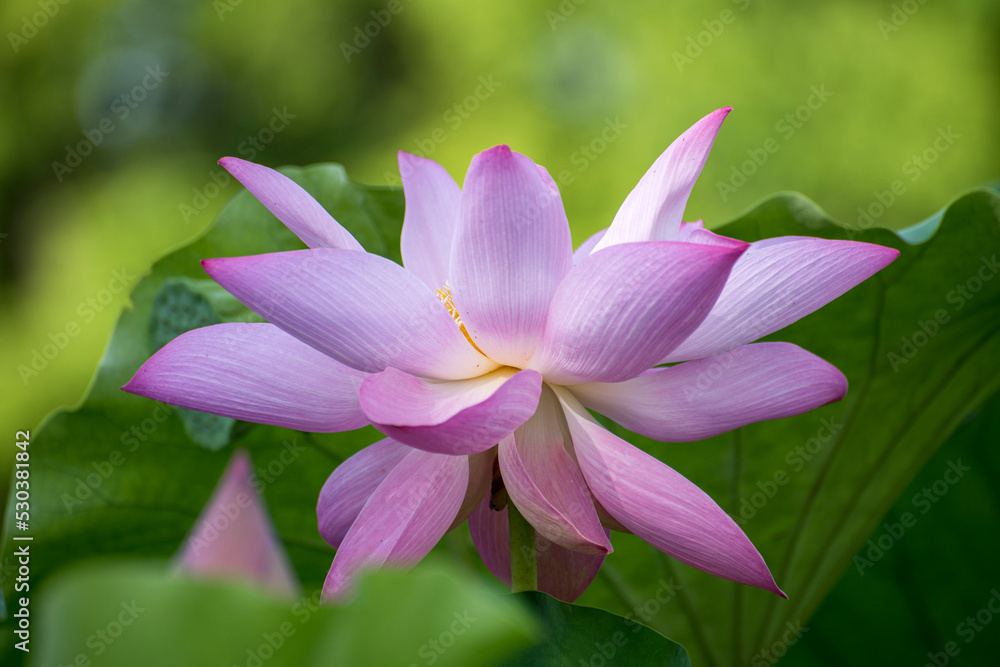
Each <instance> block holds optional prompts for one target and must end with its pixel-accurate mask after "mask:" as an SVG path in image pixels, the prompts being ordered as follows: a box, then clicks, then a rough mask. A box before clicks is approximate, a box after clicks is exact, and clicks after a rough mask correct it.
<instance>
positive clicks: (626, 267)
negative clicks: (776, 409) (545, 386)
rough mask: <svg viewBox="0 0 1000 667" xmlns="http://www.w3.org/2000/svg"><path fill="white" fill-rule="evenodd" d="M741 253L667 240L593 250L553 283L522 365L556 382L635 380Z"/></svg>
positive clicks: (686, 326)
mask: <svg viewBox="0 0 1000 667" xmlns="http://www.w3.org/2000/svg"><path fill="white" fill-rule="evenodd" d="M743 247H746V246H743ZM741 252H742V248H726V247H720V246H708V245H694V244H690V243H678V242H674V241H651V242H648V243H625V244H620V245H616V246H612V247H610V248H607V249H606V250H603V251H600V252H595V253H594V254H592V255H590V256H589V257H587V258H586V259H584V260H582V261H581V262H580V263H579V264H577V265H576V266H575V267H573V270H572V271H571V272H570V273H569V275H568V276H566V280H564V281H563V284H562V285H560V286H559V290H558V291H557V292H556V295H555V298H554V299H553V300H552V307H551V308H550V310H549V319H548V321H547V322H546V325H545V335H544V337H543V339H542V343H541V345H540V346H539V349H538V350H537V351H536V352H535V355H534V356H533V357H532V359H531V362H530V366H529V367H530V368H534V369H536V370H538V371H539V372H540V373H542V375H543V376H545V379H546V381H548V382H556V383H558V384H573V383H577V382H594V381H600V382H620V381H622V380H627V379H630V378H633V377H635V376H636V375H638V374H639V373H641V372H643V371H645V370H646V369H648V368H650V367H652V366H655V365H656V364H657V363H659V361H660V360H661V359H663V357H665V356H666V354H667V353H668V352H669V351H670V350H672V349H673V348H674V347H676V346H677V345H678V344H680V343H681V341H683V340H684V339H685V338H687V337H688V336H689V335H690V334H691V332H692V331H694V330H695V329H696V328H697V327H698V325H699V324H700V323H701V321H702V319H704V317H705V315H706V314H708V312H709V309H710V308H711V307H712V304H714V303H715V299H716V298H717V297H718V295H719V292H721V291H722V288H723V286H724V285H725V282H726V278H727V277H728V276H729V271H730V269H731V268H732V266H733V264H734V263H735V262H736V260H737V259H738V258H739V256H740V253H741Z"/></svg>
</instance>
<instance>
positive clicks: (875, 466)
mask: <svg viewBox="0 0 1000 667" xmlns="http://www.w3.org/2000/svg"><path fill="white" fill-rule="evenodd" d="M998 216H1000V197H998V196H997V195H996V193H994V192H992V191H989V190H982V191H975V192H972V193H970V194H967V195H965V196H963V197H961V198H960V199H958V200H956V201H955V202H953V203H952V204H951V205H950V206H949V207H948V208H947V209H946V210H945V211H944V212H943V214H942V216H941V220H940V226H939V228H938V230H937V232H936V233H934V234H933V236H930V237H929V238H928V239H927V240H926V241H925V242H923V243H922V244H920V245H915V246H911V245H908V244H907V243H906V242H904V241H902V240H901V239H900V238H899V237H898V236H897V235H896V234H894V233H890V232H888V231H886V230H881V229H870V230H866V231H856V230H855V231H849V230H847V229H845V228H843V227H842V226H840V225H838V224H836V223H834V222H833V221H831V220H830V219H829V218H827V217H826V215H825V214H824V213H823V212H822V211H820V210H819V209H818V208H817V207H816V206H815V205H814V204H813V203H812V202H810V201H808V200H806V199H805V198H803V197H801V196H798V195H782V196H777V197H775V198H772V199H769V200H767V201H765V202H763V203H762V204H760V205H759V206H758V207H756V208H755V209H753V210H752V211H750V212H748V213H747V214H745V215H744V216H742V217H741V218H739V219H737V220H736V221H734V222H733V223H731V224H729V225H727V226H725V227H723V228H721V229H718V230H717V231H719V232H721V233H723V234H726V235H729V236H734V237H736V238H741V239H744V240H747V241H754V240H758V239H762V238H768V237H774V236H784V235H807V236H819V237H825V238H840V239H845V238H852V237H853V238H854V240H858V241H866V242H872V243H878V244H881V245H887V246H892V247H896V248H899V249H900V250H901V252H902V254H901V256H900V257H899V259H897V260H896V261H895V262H894V263H893V264H892V265H891V266H889V267H888V268H887V269H885V270H883V271H882V272H880V273H879V274H877V275H876V276H875V277H874V278H872V279H870V280H868V281H866V282H865V283H863V284H862V285H860V286H858V287H856V288H855V289H853V290H852V291H850V292H849V293H848V294H846V295H845V296H843V297H841V298H839V299H837V300H835V301H834V302H832V303H831V304H829V305H827V306H825V307H824V308H822V309H820V310H819V311H817V312H816V313H814V314H812V315H810V316H808V317H806V318H803V319H802V320H800V321H799V322H797V323H796V324H794V325H792V326H790V327H788V328H786V329H784V330H782V331H779V332H777V333H776V334H774V335H772V336H770V337H768V339H769V340H784V341H790V342H793V343H796V344H798V345H800V346H802V347H804V348H805V349H807V350H809V351H811V352H813V353H815V354H818V355H819V356H821V357H823V358H824V359H826V360H828V361H830V362H831V363H833V364H834V365H836V366H837V367H838V368H840V369H841V370H842V371H843V372H844V373H845V374H846V375H847V378H848V380H849V382H850V390H849V391H848V394H847V397H846V398H845V399H844V400H843V401H842V402H840V403H837V404H834V405H830V406H826V407H824V408H821V409H819V410H815V411H813V412H810V413H807V414H805V415H800V416H798V417H794V418H789V419H782V420H777V421H771V422H766V423H760V424H753V425H750V426H747V427H745V428H742V429H739V430H738V431H734V432H732V433H729V434H725V435H722V436H718V437H715V438H711V439H708V440H705V441H702V442H699V443H696V444H661V443H656V442H653V441H650V440H647V439H645V438H642V437H640V436H636V435H634V434H629V433H626V432H624V431H623V430H621V429H619V428H618V427H617V426H612V428H613V429H615V430H617V431H618V432H619V433H621V434H622V435H623V436H624V437H627V438H628V439H629V440H630V441H632V442H633V443H636V444H637V445H639V446H641V447H642V448H644V449H646V450H647V451H649V452H650V453H652V454H654V455H655V456H658V457H659V458H661V459H662V460H663V461H665V462H666V463H668V464H669V465H671V466H673V467H675V468H676V469H677V470H678V471H680V472H681V473H683V474H684V475H686V476H687V477H688V478H690V479H691V480H693V481H694V482H696V483H697V484H698V485H699V486H701V487H702V488H704V489H705V490H706V491H707V492H708V493H709V494H710V495H711V496H712V497H713V498H715V499H716V501H717V502H719V504H720V505H721V506H722V507H723V508H725V509H726V510H727V511H728V512H729V513H730V514H731V515H732V516H733V517H734V518H736V519H737V520H738V521H739V522H740V524H741V525H742V527H743V529H744V530H745V531H746V532H747V534H748V535H749V537H750V538H751V540H753V542H754V544H755V545H756V546H757V547H758V549H759V550H760V552H761V554H762V555H763V556H764V559H765V560H766V561H767V563H768V565H769V566H770V568H771V571H772V572H773V574H774V575H775V578H776V580H777V582H778V585H779V586H781V587H782V589H783V590H784V591H785V592H786V593H788V596H789V600H787V601H786V600H782V599H780V598H778V597H777V596H773V595H771V594H768V593H766V592H763V591H760V590H757V589H753V588H748V587H745V586H739V585H737V584H732V583H730V582H726V581H723V580H720V579H716V578H713V577H710V576H708V575H705V574H703V573H701V572H697V571H695V570H693V569H691V568H688V567H687V566H684V565H680V564H678V563H676V561H673V560H672V559H669V558H667V557H663V556H661V555H659V554H658V553H656V552H654V551H652V550H651V549H649V548H648V547H646V546H645V545H644V544H642V543H641V542H640V541H639V540H637V539H636V538H634V537H632V536H626V535H617V534H616V535H613V536H612V543H613V544H614V546H615V549H616V551H615V553H614V554H612V555H611V556H609V557H608V559H607V561H606V564H605V569H606V572H605V573H604V574H605V576H603V577H600V578H599V579H598V583H596V584H595V585H593V586H591V588H590V589H589V590H588V591H587V592H586V593H585V594H584V596H583V597H582V598H581V600H580V601H581V602H582V603H583V604H589V605H592V606H599V607H602V608H606V609H609V610H611V611H615V612H617V613H625V612H626V610H628V609H630V608H631V607H632V606H633V605H634V604H635V603H636V602H635V601H637V600H642V599H645V598H648V596H649V595H650V591H652V590H653V589H655V588H656V586H657V585H658V584H657V583H656V582H657V581H658V580H659V579H662V578H664V577H674V578H675V579H676V580H677V583H679V584H680V585H682V586H683V588H682V590H681V593H680V595H679V596H678V597H677V599H676V601H674V602H673V603H671V604H669V605H664V608H663V609H662V610H660V611H659V612H658V613H657V614H655V616H654V617H653V618H651V619H650V621H649V622H650V624H651V625H652V626H653V627H655V628H657V629H659V630H660V631H661V632H663V633H664V634H667V635H669V636H670V637H672V638H674V639H676V640H678V641H680V642H682V643H684V645H685V646H686V647H687V649H688V651H689V652H690V653H691V656H692V661H693V662H694V663H695V664H706V665H724V664H746V663H747V662H748V661H752V660H753V659H754V658H755V657H756V658H759V659H766V657H767V656H768V655H772V656H778V655H783V654H784V653H785V652H786V651H787V650H788V649H789V647H790V646H793V645H794V644H795V643H796V642H798V641H799V639H801V637H803V636H806V635H807V633H808V631H807V630H804V629H803V628H804V627H806V625H805V624H806V622H807V621H808V619H809V617H810V616H811V615H812V613H813V612H814V611H815V610H816V608H817V607H818V606H819V603H820V602H821V601H822V599H823V598H824V596H825V595H826V594H827V593H828V592H829V590H830V589H831V588H832V587H833V585H834V584H835V583H836V581H837V579H838V578H839V577H840V575H841V574H842V573H843V571H844V568H845V567H847V566H848V565H849V564H850V562H851V558H852V557H853V556H854V555H855V553H856V552H857V550H858V548H859V547H860V546H861V545H862V544H863V543H864V542H865V540H867V539H868V536H869V535H870V534H871V533H872V530H873V529H874V528H875V527H876V526H877V525H879V522H880V520H881V518H882V516H883V515H884V514H885V513H886V511H887V510H888V509H889V507H891V506H892V504H893V503H894V502H895V501H896V499H897V497H898V496H899V494H900V493H901V492H902V491H903V490H904V489H905V488H906V487H907V485H908V484H909V483H910V481H911V480H912V479H913V477H914V475H916V474H917V472H918V471H919V470H920V469H921V467H922V466H923V465H924V463H925V462H926V461H927V460H928V458H929V457H930V456H931V455H932V454H933V453H934V452H935V451H936V450H937V449H938V447H939V446H940V445H941V444H942V443H943V442H944V441H945V440H946V439H947V438H948V436H949V435H950V434H951V433H952V432H953V431H954V430H955V429H956V428H957V427H958V426H959V425H960V424H961V423H962V421H963V420H964V419H966V418H967V417H968V416H969V415H970V414H971V413H972V412H974V411H975V410H977V409H978V408H979V407H980V406H981V405H982V403H983V401H984V400H985V399H986V397H988V396H990V395H991V394H992V393H993V392H995V391H996V390H997V389H998V388H1000V372H998V368H1000V277H998V276H997V273H998V271H1000V265H998V264H997V260H998V258H1000V221H998ZM615 574H618V575H620V576H609V575H615Z"/></svg>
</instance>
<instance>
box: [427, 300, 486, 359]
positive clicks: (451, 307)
mask: <svg viewBox="0 0 1000 667" xmlns="http://www.w3.org/2000/svg"><path fill="white" fill-rule="evenodd" d="M437 295H438V298H439V299H441V303H443V304H444V307H445V308H447V309H448V312H449V313H450V314H451V316H452V317H453V318H454V319H455V323H456V324H457V325H458V328H459V329H461V330H462V334H463V335H464V336H465V340H467V341H469V345H471V346H472V347H474V348H476V351H477V352H479V354H481V355H483V356H484V357H485V356H486V353H485V352H483V351H482V350H480V349H479V346H478V345H476V341H474V340H472V336H470V335H469V330H468V329H466V328H465V324H463V323H462V316H461V315H459V314H458V309H457V308H455V302H454V301H453V300H452V298H451V287H450V286H449V285H448V283H447V282H445V284H444V287H442V288H441V289H439V290H438V291H437Z"/></svg>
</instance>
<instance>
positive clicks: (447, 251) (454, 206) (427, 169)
mask: <svg viewBox="0 0 1000 667" xmlns="http://www.w3.org/2000/svg"><path fill="white" fill-rule="evenodd" d="M399 174H400V176H401V177H402V179H403V192H404V193H405V194H406V214H405V216H404V218H403V234H402V237H401V239H400V248H401V250H402V253H403V266H405V267H406V269H407V271H409V272H410V273H412V274H414V275H415V276H417V277H418V278H420V279H421V280H423V281H424V283H425V284H426V285H427V286H428V287H431V288H433V289H435V290H436V289H439V288H441V287H444V286H445V283H446V282H448V265H449V262H450V257H451V241H452V237H453V236H454V235H455V226H456V224H457V223H458V205H459V201H460V200H461V197H462V191H461V189H459V187H458V184H457V183H455V179H453V178H452V177H451V176H450V175H449V174H448V172H447V171H445V169H444V167H442V166H441V165H439V164H438V163H437V162H435V161H434V160H428V159H426V158H422V157H418V156H416V155H410V154H409V153H404V152H403V151H399Z"/></svg>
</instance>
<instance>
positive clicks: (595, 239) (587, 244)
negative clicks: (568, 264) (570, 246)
mask: <svg viewBox="0 0 1000 667" xmlns="http://www.w3.org/2000/svg"><path fill="white" fill-rule="evenodd" d="M607 233H608V230H607V229H606V228H605V229H602V230H601V231H599V232H597V233H596V234H594V235H593V236H591V237H590V238H589V239H587V240H586V241H584V242H583V243H581V244H580V247H579V248H577V249H576V251H575V252H574V253H573V265H574V266H575V265H577V264H579V263H580V260H582V259H583V258H584V257H588V256H589V255H590V253H592V252H594V248H595V247H597V244H598V243H600V242H601V239H603V238H604V235H605V234H607Z"/></svg>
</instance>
